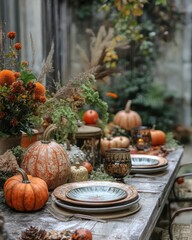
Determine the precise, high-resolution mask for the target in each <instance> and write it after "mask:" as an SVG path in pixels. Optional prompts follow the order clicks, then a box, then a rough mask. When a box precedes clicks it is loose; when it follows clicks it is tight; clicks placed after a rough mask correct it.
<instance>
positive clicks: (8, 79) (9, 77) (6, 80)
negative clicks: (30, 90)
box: [0, 70, 15, 86]
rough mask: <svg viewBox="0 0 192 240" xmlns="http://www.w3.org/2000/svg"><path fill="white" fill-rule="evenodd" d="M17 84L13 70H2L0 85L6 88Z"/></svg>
mask: <svg viewBox="0 0 192 240" xmlns="http://www.w3.org/2000/svg"><path fill="white" fill-rule="evenodd" d="M13 82H15V74H14V72H12V71H11V70H2V71H0V85H1V86H4V85H5V84H7V85H11V84H12V83H13Z"/></svg>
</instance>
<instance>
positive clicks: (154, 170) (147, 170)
mask: <svg viewBox="0 0 192 240" xmlns="http://www.w3.org/2000/svg"><path fill="white" fill-rule="evenodd" d="M167 167H168V165H165V166H162V167H157V168H132V169H131V173H157V172H162V171H164V170H166V169H167Z"/></svg>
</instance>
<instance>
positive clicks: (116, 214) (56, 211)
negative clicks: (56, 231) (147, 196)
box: [49, 202, 141, 219]
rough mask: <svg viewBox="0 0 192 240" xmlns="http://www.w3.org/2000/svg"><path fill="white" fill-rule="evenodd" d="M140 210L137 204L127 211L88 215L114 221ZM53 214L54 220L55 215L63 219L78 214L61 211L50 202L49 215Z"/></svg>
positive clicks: (61, 209)
mask: <svg viewBox="0 0 192 240" xmlns="http://www.w3.org/2000/svg"><path fill="white" fill-rule="evenodd" d="M49 208H50V207H49ZM140 209H141V205H140V204H139V203H136V204H135V205H133V206H131V207H130V208H129V209H126V210H122V211H118V212H109V213H89V215H90V216H93V217H96V218H100V219H114V218H120V217H126V216H129V215H132V214H134V213H136V212H138V211H139V210H140ZM53 212H54V216H55V217H56V218H57V214H58V215H59V216H61V215H63V217H71V216H73V215H75V214H78V212H76V211H75V212H74V211H71V210H66V209H63V208H61V207H59V206H57V205H56V204H55V203H54V202H52V204H51V209H50V213H53Z"/></svg>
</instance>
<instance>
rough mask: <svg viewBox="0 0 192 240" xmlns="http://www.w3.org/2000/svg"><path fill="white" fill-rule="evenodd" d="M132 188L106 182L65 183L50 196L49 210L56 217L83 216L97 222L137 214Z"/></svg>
mask: <svg viewBox="0 0 192 240" xmlns="http://www.w3.org/2000/svg"><path fill="white" fill-rule="evenodd" d="M139 201H140V195H139V193H138V192H137V190H136V188H135V187H133V186H129V185H127V184H123V183H117V182H109V181H83V182H76V183H68V184H65V185H62V186H59V187H58V188H56V189H55V190H54V191H53V193H52V208H54V209H56V211H59V212H60V214H61V213H63V215H65V216H68V215H71V214H74V213H75V214H79V213H80V214H82V213H86V214H89V215H91V216H92V217H97V218H100V219H111V218H117V217H122V216H128V215H131V214H133V213H135V212H137V211H139V210H140V208H141V206H140V204H139Z"/></svg>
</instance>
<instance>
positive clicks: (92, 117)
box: [83, 109, 99, 124]
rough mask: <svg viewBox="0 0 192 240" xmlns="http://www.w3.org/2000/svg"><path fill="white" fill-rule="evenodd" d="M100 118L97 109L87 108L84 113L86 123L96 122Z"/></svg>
mask: <svg viewBox="0 0 192 240" xmlns="http://www.w3.org/2000/svg"><path fill="white" fill-rule="evenodd" d="M98 119H99V115H98V113H97V112H96V111H95V110H91V109H90V110H87V111H86V112H84V113H83V122H84V123H85V124H96V123H97V120H98Z"/></svg>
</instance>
